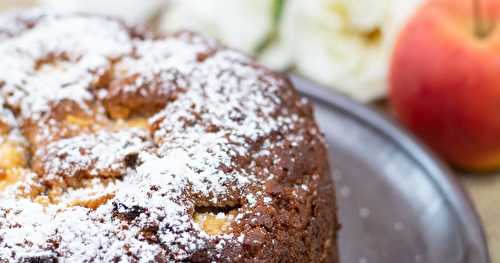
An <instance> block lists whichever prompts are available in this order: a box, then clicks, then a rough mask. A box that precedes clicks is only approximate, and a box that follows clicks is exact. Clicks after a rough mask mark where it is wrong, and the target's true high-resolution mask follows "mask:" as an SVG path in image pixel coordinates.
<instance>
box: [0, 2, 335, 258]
mask: <svg viewBox="0 0 500 263" xmlns="http://www.w3.org/2000/svg"><path fill="white" fill-rule="evenodd" d="M0 57H1V58H2V59H1V60H0V72H1V73H0V95H1V96H0V105H1V108H0V113H1V115H0V134H1V135H0V262H2V263H3V262H338V255H337V238H336V236H337V230H338V222H337V217H336V206H335V194H334V185H333V181H332V179H331V177H330V174H329V165H328V160H327V151H326V147H325V141H324V139H323V137H322V134H321V132H320V131H319V129H318V126H317V124H316V123H315V120H314V115H313V111H312V106H311V104H310V102H309V101H308V100H307V99H304V98H301V97H300V95H299V94H298V92H297V91H296V90H295V89H294V88H293V86H292V84H291V82H290V81H289V80H288V79H287V78H286V77H285V76H283V75H282V74H279V73H275V72H272V71H270V70H268V69H267V68H265V67H263V66H261V65H259V64H257V63H256V62H255V61H254V60H253V59H252V58H250V57H248V56H246V55H244V54H242V53H241V52H238V51H236V50H233V49H230V48H227V47H225V46H223V45H221V44H219V43H217V42H216V41H215V40H213V39H210V38H207V37H203V36H201V35H199V34H196V33H192V32H179V33H175V34H171V35H164V36H158V35H154V34H152V33H150V32H148V31H147V30H145V29H143V28H140V27H136V26H130V25H127V24H125V23H122V22H120V21H118V20H114V19H112V18H107V17H100V16H92V15H83V14H71V15H69V14H65V15H62V14H51V13H47V12H41V11H36V10H31V11H24V12H20V13H19V12H18V13H9V14H4V15H2V16H0Z"/></svg>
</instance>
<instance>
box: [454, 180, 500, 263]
mask: <svg viewBox="0 0 500 263" xmlns="http://www.w3.org/2000/svg"><path fill="white" fill-rule="evenodd" d="M459 178H460V181H461V182H462V183H463V184H464V186H465V188H466V190H467V191H468V192H469V195H470V197H471V198H472V200H473V201H474V204H475V206H476V209H477V211H478V213H479V215H480V217H481V220H482V221H483V225H484V228H485V231H486V235H487V237H488V243H489V247H490V254H491V259H492V263H500V173H498V174H466V175H465V174H462V175H460V176H459Z"/></svg>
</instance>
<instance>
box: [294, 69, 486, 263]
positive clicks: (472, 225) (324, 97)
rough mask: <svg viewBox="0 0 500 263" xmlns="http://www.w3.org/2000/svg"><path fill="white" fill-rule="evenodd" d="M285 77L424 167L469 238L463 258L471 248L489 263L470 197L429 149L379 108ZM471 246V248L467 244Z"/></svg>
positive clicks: (324, 88)
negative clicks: (383, 138)
mask: <svg viewBox="0 0 500 263" xmlns="http://www.w3.org/2000/svg"><path fill="white" fill-rule="evenodd" d="M289 78H290V80H291V81H292V83H293V84H294V86H295V88H296V89H297V90H298V91H299V92H300V93H301V94H303V95H305V96H306V97H308V98H312V99H314V100H318V101H320V102H322V103H324V104H327V105H328V106H330V107H333V108H335V109H337V110H340V111H341V112H343V113H345V114H347V115H349V116H352V117H354V118H356V119H357V120H358V121H361V122H363V123H366V124H368V125H369V126H370V127H371V128H373V129H375V130H377V131H378V132H380V133H381V134H384V135H385V136H386V137H387V138H388V139H389V140H392V141H393V142H394V143H395V144H396V145H397V146H398V147H399V148H401V149H402V150H404V151H405V152H406V153H407V154H408V156H410V157H411V158H412V159H414V161H415V162H416V163H418V164H419V165H420V166H421V167H422V168H423V169H425V171H426V173H427V174H428V175H429V177H430V178H429V179H430V180H431V181H432V182H433V184H434V185H435V186H436V189H438V191H439V192H440V194H441V195H442V196H444V197H446V200H445V201H446V202H448V203H449V205H450V206H451V207H452V209H453V210H454V212H455V213H456V214H457V215H458V217H459V220H460V223H461V225H462V228H463V230H464V231H465V232H466V238H469V239H471V240H468V241H469V243H468V244H466V245H468V246H469V248H468V249H467V251H466V253H467V254H465V257H466V258H469V257H470V256H471V254H470V253H471V249H476V250H478V251H477V256H478V257H479V259H480V260H482V261H480V262H485V263H491V258H490V255H489V249H488V242H487V238H486V233H485V230H484V227H483V224H482V222H481V219H480V217H479V214H478V213H477V210H476V208H475V206H474V204H473V202H472V200H471V198H470V196H469V195H468V193H467V192H466V191H465V189H464V187H463V186H462V185H461V184H460V183H459V182H458V179H457V178H456V175H455V174H454V173H453V172H452V170H451V169H450V168H449V167H448V166H447V165H446V164H445V163H444V162H443V161H442V160H441V159H439V158H438V157H437V155H436V154H435V153H433V152H432V150H430V149H429V148H428V147H427V146H425V145H424V144H423V143H422V142H421V141H420V140H419V139H418V138H416V137H415V136H414V135H412V134H411V133H410V132H408V131H407V130H406V129H405V128H404V127H402V126H401V125H399V124H398V123H396V122H395V120H394V119H392V118H390V117H388V116H385V115H382V113H381V112H380V111H379V110H377V109H375V108H373V107H371V106H369V105H363V104H361V103H359V102H356V101H354V100H353V99H351V98H348V97H346V96H344V95H341V94H340V93H338V92H336V91H334V90H333V89H331V88H327V87H324V86H322V85H321V84H317V83H314V82H313V81H310V80H306V79H305V78H303V77H300V76H297V75H294V74H290V75H289ZM472 245H474V247H471V246H472Z"/></svg>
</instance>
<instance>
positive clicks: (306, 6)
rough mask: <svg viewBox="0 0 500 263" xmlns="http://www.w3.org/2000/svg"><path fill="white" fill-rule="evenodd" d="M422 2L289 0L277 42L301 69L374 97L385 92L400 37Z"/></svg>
mask: <svg viewBox="0 0 500 263" xmlns="http://www.w3.org/2000/svg"><path fill="white" fill-rule="evenodd" d="M420 2H421V0H315V1H310V0H289V1H288V2H287V5H286V7H285V11H284V17H283V21H282V25H281V31H280V34H281V39H280V41H281V42H283V44H280V45H278V46H287V45H288V47H287V49H288V50H289V51H288V52H290V53H291V54H292V56H293V62H294V63H295V64H296V68H297V70H298V72H299V73H301V74H302V75H305V76H307V77H310V78H312V79H314V80H316V81H318V82H320V83H323V84H326V85H328V86H331V87H334V88H335V89H338V90H339V91H341V92H343V93H345V94H347V95H350V96H352V97H354V98H356V99H358V100H360V101H369V100H372V99H375V98H378V97H381V96H383V95H384V94H385V92H386V89H387V71H388V68H389V63H390V57H391V53H392V49H393V46H394V42H395V39H396V37H397V35H398V34H399V32H400V29H401V28H402V26H403V25H404V24H405V23H406V21H407V19H408V18H409V17H410V16H411V14H412V13H413V12H414V10H415V9H416V8H417V7H418V6H419V3H420ZM281 48H282V47H281Z"/></svg>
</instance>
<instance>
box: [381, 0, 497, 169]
mask: <svg viewBox="0 0 500 263" xmlns="http://www.w3.org/2000/svg"><path fill="white" fill-rule="evenodd" d="M482 5H483V9H482V10H484V13H483V16H484V17H488V20H485V21H487V22H488V23H497V27H496V28H495V29H494V30H493V31H492V32H490V34H488V35H487V36H485V37H479V36H477V35H476V34H475V31H474V25H475V23H474V22H475V20H474V12H473V2H472V1H471V0H430V1H428V2H427V3H426V4H424V5H423V6H422V7H421V8H420V9H419V10H418V11H417V12H416V13H415V15H414V17H413V18H412V19H411V20H410V21H409V22H408V24H407V25H406V27H405V28H404V29H403V31H402V32H401V34H400V36H399V39H398V40H397V42H396V46H395V50H394V53H393V57H392V61H391V69H390V73H389V74H390V76H389V82H390V100H391V102H392V105H393V106H394V109H395V113H396V116H397V118H398V119H399V120H400V121H401V122H402V123H403V124H404V125H405V126H406V127H408V128H409V129H410V130H411V131H413V132H414V133H415V134H416V135H418V136H419V137H420V138H421V139H423V140H424V142H426V143H427V144H428V145H430V146H431V147H432V148H433V149H434V150H435V151H436V152H438V153H439V154H441V155H442V156H443V157H444V158H445V159H446V160H447V161H449V162H450V163H451V164H452V165H454V166H456V167H459V168H462V169H465V170H493V169H496V168H499V167H500V1H496V0H482Z"/></svg>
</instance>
